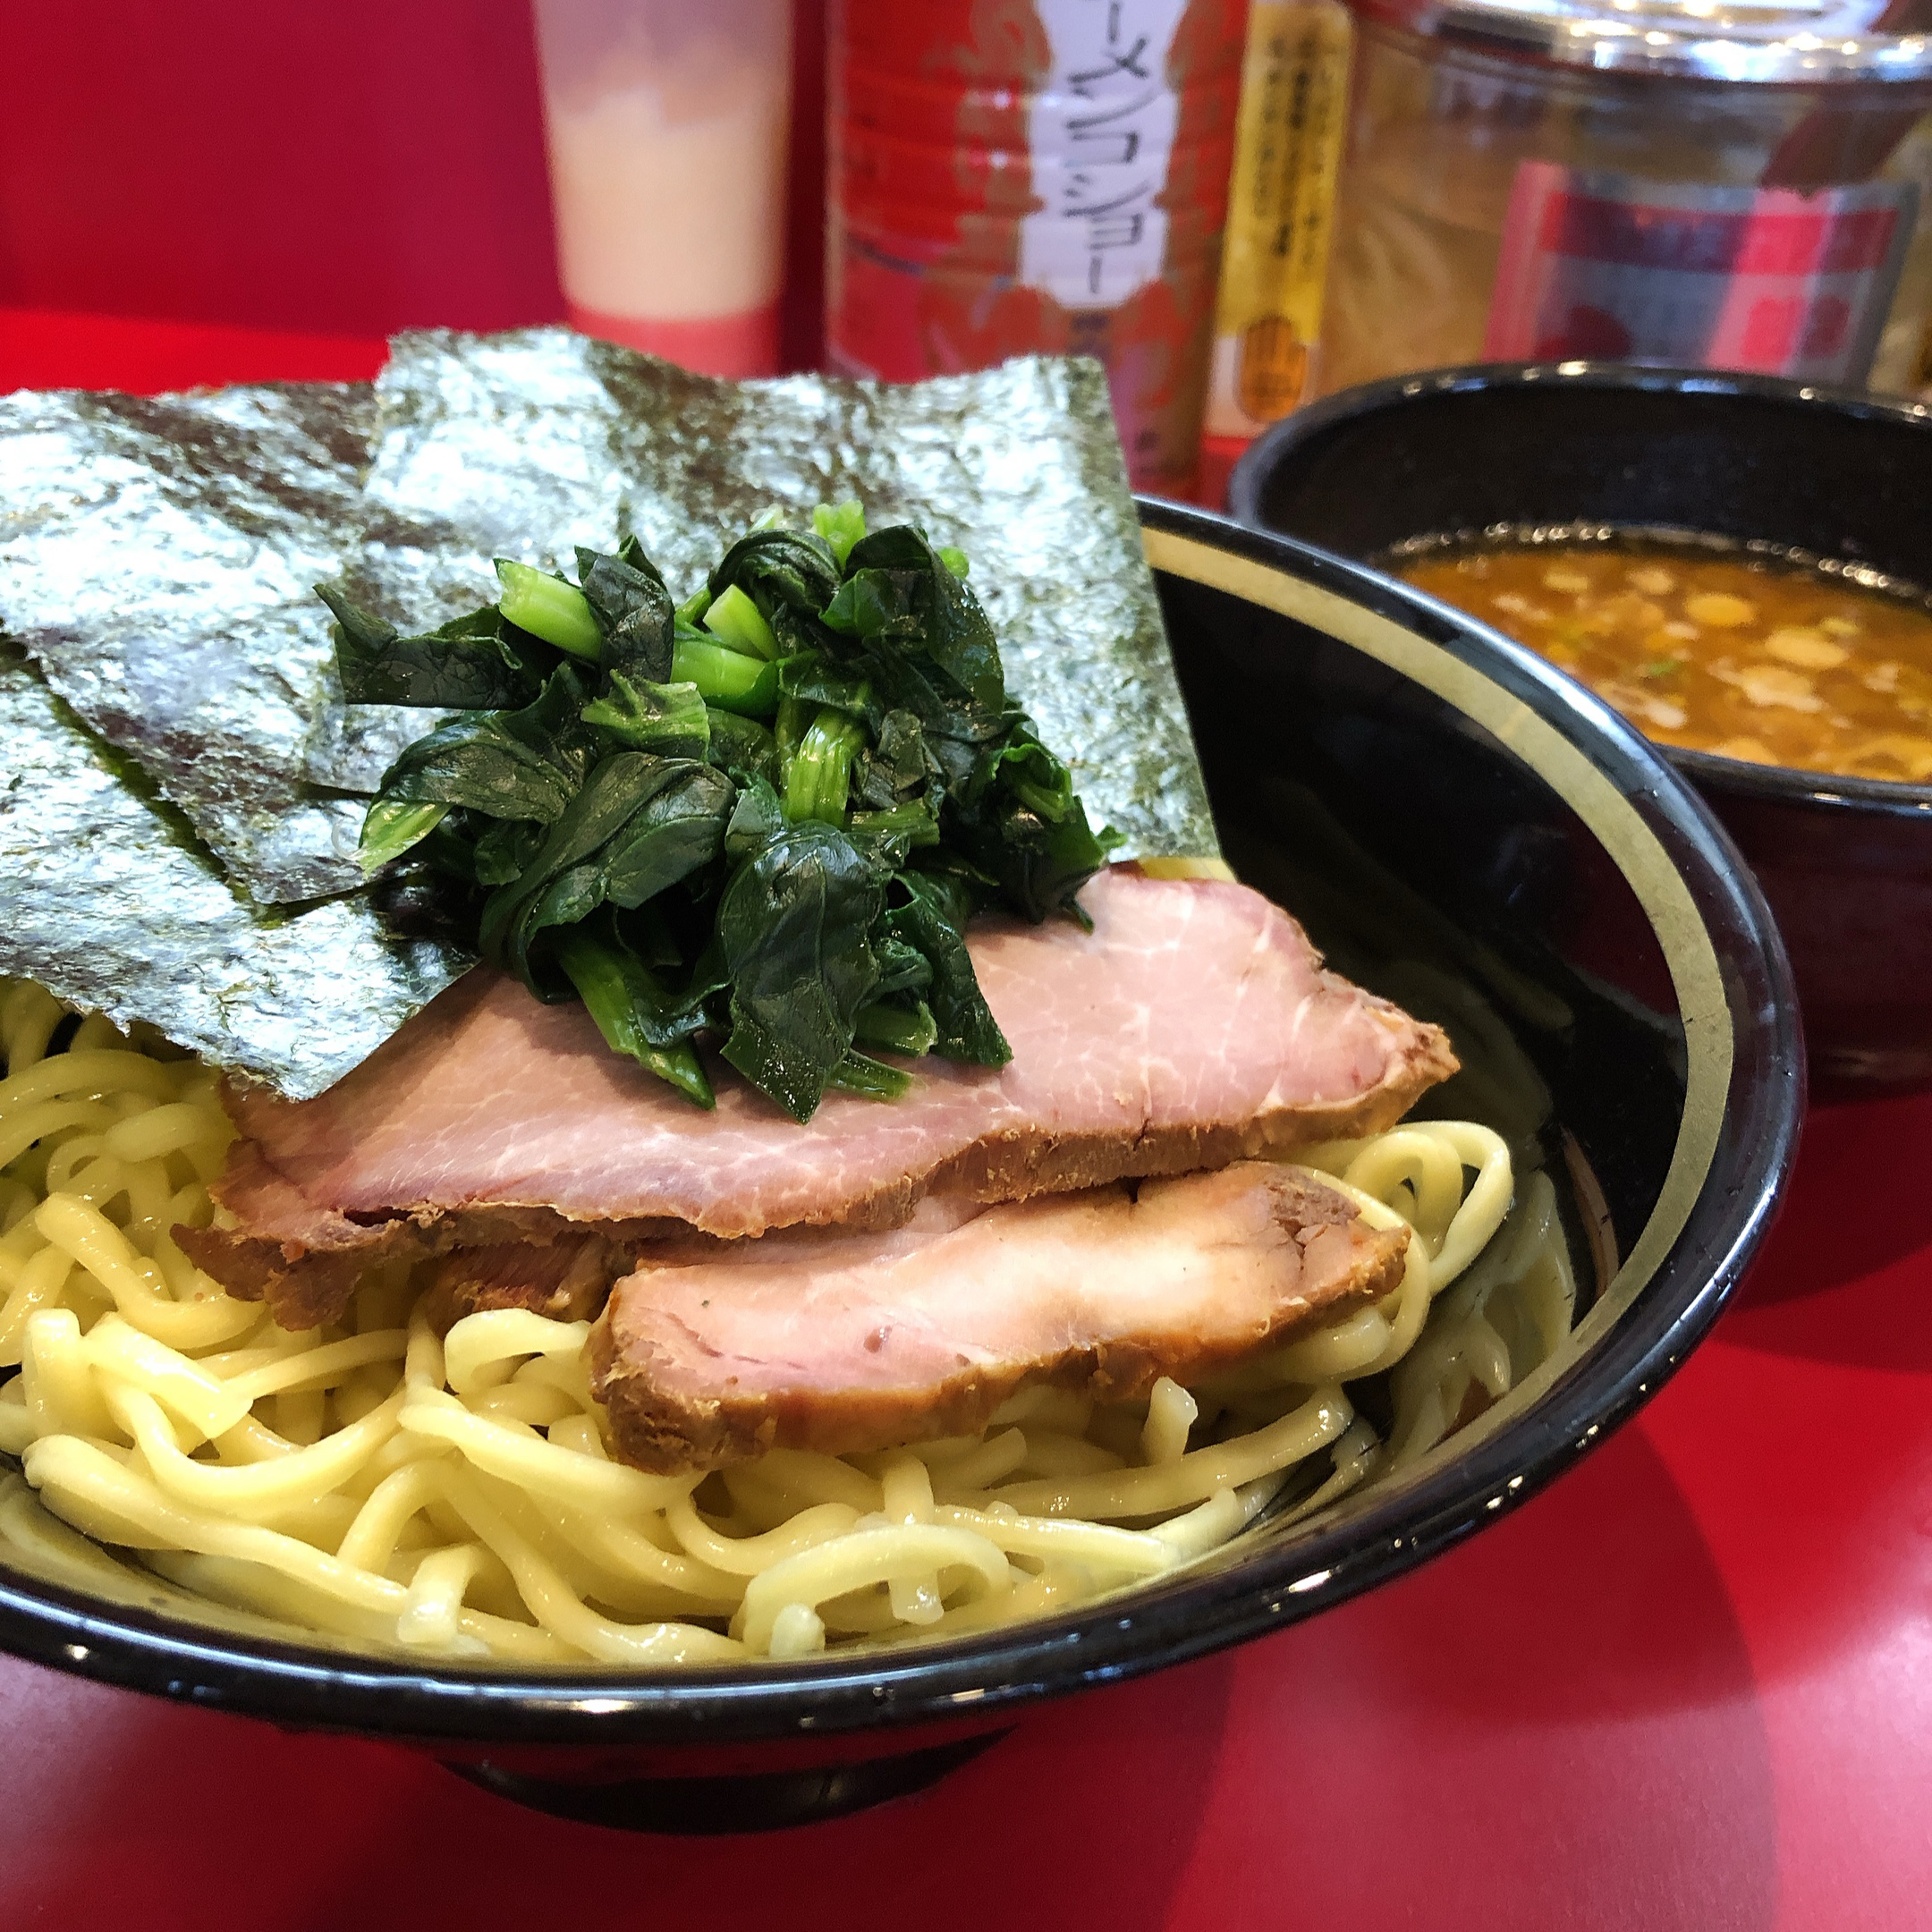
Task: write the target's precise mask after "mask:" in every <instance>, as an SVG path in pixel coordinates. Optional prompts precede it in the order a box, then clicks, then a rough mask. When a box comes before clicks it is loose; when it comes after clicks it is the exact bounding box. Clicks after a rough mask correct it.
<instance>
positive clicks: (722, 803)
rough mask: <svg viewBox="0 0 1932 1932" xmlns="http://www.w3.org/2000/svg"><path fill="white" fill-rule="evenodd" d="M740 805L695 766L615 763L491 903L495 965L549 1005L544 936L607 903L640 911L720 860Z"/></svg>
mask: <svg viewBox="0 0 1932 1932" xmlns="http://www.w3.org/2000/svg"><path fill="white" fill-rule="evenodd" d="M735 795H736V793H735V788H734V787H733V784H732V782H731V780H730V779H729V778H728V777H726V776H725V775H724V773H723V772H721V771H718V770H717V769H716V767H712V766H709V765H700V764H698V763H696V762H695V761H693V760H691V759H689V758H654V757H652V756H651V755H650V754H649V753H648V752H644V751H620V752H617V753H616V754H615V755H614V756H613V757H610V758H605V759H604V760H602V762H600V763H599V764H597V765H596V766H594V767H592V768H591V770H590V772H589V775H588V776H587V777H586V779H585V780H584V784H583V789H582V790H581V791H580V792H579V793H578V794H577V796H576V797H575V798H573V799H572V801H571V802H570V804H569V806H568V807H567V808H566V809H565V810H564V811H563V814H562V816H561V817H560V818H558V819H557V820H556V822H555V825H553V826H551V827H550V830H549V832H548V833H547V835H546V836H545V838H544V842H543V844H542V845H541V847H540V848H539V849H538V852H537V853H536V855H535V857H534V858H532V859H531V860H530V862H529V863H528V865H527V866H526V867H525V868H524V869H523V870H522V872H521V874H519V875H518V877H516V878H515V879H513V880H512V881H510V882H508V883H506V884H504V885H499V886H498V887H497V888H496V891H495V892H493V893H492V894H490V896H489V898H488V900H487V902H485V904H484V907H483V917H482V932H481V944H482V948H483V952H484V954H485V956H486V957H487V958H488V959H490V960H491V961H493V962H496V964H497V965H500V966H502V967H504V969H505V970H508V971H511V972H513V973H515V974H516V976H517V977H518V978H519V979H521V980H522V981H523V983H524V984H525V985H526V986H528V987H530V990H531V991H532V992H535V993H538V994H539V995H540V996H547V994H548V993H549V991H550V990H551V988H550V987H549V986H548V984H547V982H546V981H545V980H544V979H543V978H542V976H541V975H540V973H539V972H538V967H537V963H536V962H534V960H533V954H532V946H533V945H534V943H535V941H536V939H537V936H538V934H539V933H541V932H543V931H545V930H546V929H547V928H550V927H554V926H572V925H575V924H576V923H577V922H578V921H579V920H580V919H587V918H588V917H589V915H590V914H591V913H592V912H594V911H597V908H598V907H599V906H600V905H602V904H604V903H605V902H606V900H608V901H610V902H612V903H614V904H616V905H622V906H635V905H640V904H642V903H643V902H644V901H645V900H646V899H648V898H649V897H651V896H652V894H656V893H658V892H662V891H664V890H665V888H666V887H667V886H670V885H675V884H677V883H678V882H679V881H680V880H681V879H682V878H684V877H686V876H687V875H688V874H690V873H691V872H693V871H696V870H697V869H699V867H701V866H704V865H706V864H708V862H709V861H710V860H713V859H716V857H717V856H718V855H719V853H720V852H722V851H723V850H724V827H725V825H726V823H727V822H728V821H729V819H730V817H731V810H732V805H733V800H734V798H735Z"/></svg>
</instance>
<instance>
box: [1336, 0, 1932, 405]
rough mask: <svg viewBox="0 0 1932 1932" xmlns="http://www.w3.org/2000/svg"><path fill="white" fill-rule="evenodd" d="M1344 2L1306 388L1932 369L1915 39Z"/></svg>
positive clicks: (1796, 12) (1783, 17)
mask: <svg viewBox="0 0 1932 1932" xmlns="http://www.w3.org/2000/svg"><path fill="white" fill-rule="evenodd" d="M1359 25H1360V33H1359V37H1358V43H1357V49H1356V77H1355V83H1354V96H1353V102H1352V112H1351V119H1350V131H1349V141H1348V149H1347V153H1346V156H1345V157H1344V160H1343V170H1342V180H1341V189H1340V194H1339V199H1338V201H1337V204H1336V209H1335V246H1334V254H1333V257H1332V262H1331V267H1330V272H1329V283H1328V288H1327V292H1326V308H1325V312H1324V319H1323V329H1322V338H1321V347H1320V354H1319V358H1318V372H1319V373H1318V380H1319V387H1320V390H1321V391H1322V392H1323V393H1327V392H1332V391H1334V390H1336V389H1341V388H1345V387H1348V386H1351V385H1352V384H1355V383H1360V382H1366V381H1370V380H1373V379H1375V378H1377V377H1386V376H1393V375H1399V374H1402V373H1405V372H1407V371H1410V370H1412V369H1429V368H1439V367H1442V366H1444V365H1447V364H1453V363H1458V362H1472V361H1482V360H1517V359H1522V358H1538V359H1555V360H1561V359H1563V358H1565V357H1580V356H1599V357H1604V358H1606V359H1612V360H1632V361H1651V362H1660V363H1677V364H1688V365H1691V366H1716V367H1724V368H1744V369H1762V370H1765V371H1767V372H1772V373H1782V374H1787V375H1792V376H1798V377H1803V378H1805V379H1809V380H1816V381H1820V382H1838V383H1849V384H1852V385H1858V384H1868V385H1869V386H1871V387H1873V388H1875V389H1879V390H1885V391H1892V392H1904V393H1912V392H1917V391H1919V390H1921V389H1924V388H1925V387H1927V386H1928V385H1932V334H1928V318H1932V118H1928V109H1932V43H1928V40H1927V39H1926V38H1924V37H1922V36H1911V35H1897V34H1889V33H1885V32H1880V31H1872V30H1868V29H1867V27H1866V25H1865V24H1864V22H1863V21H1862V20H1860V19H1848V18H1845V17H1843V16H1841V17H1839V18H1838V19H1836V20H1835V21H1834V19H1832V18H1831V17H1829V16H1827V15H1826V13H1825V11H1824V9H1823V8H1809V9H1806V8H1799V7H1781V6H1775V5H1773V6H1763V5H1760V6H1746V7H1731V8H1725V7H1720V6H1705V7H1704V8H1703V9H1702V10H1701V12H1699V11H1695V10H1694V9H1692V8H1678V7H1662V6H1645V5H1640V4H1619V5H1617V6H1616V7H1615V8H1614V11H1613V12H1611V13H1609V14H1608V15H1607V17H1606V15H1605V14H1600V13H1593V12H1592V13H1586V12H1584V11H1583V10H1581V9H1580V8H1573V7H1571V6H1568V5H1566V4H1563V0H1552V4H1546V5H1545V4H1535V0H1524V4H1504V0H1499V4H1480V0H1478V4H1470V0H1453V4H1427V5H1422V4H1417V5H1411V4H1404V0H1389V4H1382V0H1375V4H1370V5H1365V6H1363V7H1361V8H1360V21H1359Z"/></svg>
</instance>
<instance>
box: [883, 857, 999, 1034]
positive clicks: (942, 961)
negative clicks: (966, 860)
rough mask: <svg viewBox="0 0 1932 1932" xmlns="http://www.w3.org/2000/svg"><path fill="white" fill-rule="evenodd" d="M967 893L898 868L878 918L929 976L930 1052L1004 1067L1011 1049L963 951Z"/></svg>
mask: <svg viewBox="0 0 1932 1932" xmlns="http://www.w3.org/2000/svg"><path fill="white" fill-rule="evenodd" d="M972 911H973V901H972V894H971V893H970V889H969V888H968V887H967V886H966V885H965V884H964V883H963V882H962V880H960V879H958V878H956V877H946V876H945V875H935V874H928V873H922V872H902V873H900V874H899V876H898V877H896V878H895V879H894V881H893V883H892V888H891V891H890V892H889V894H887V902H886V911H885V922H884V928H885V934H886V935H887V936H888V937H889V938H891V939H894V940H896V941H898V942H899V943H900V944H901V945H904V946H908V947H910V948H911V950H913V951H914V952H916V953H919V955H920V957H922V958H923V959H924V960H925V961H926V962H927V965H928V970H929V972H930V978H929V979H928V983H927V992H926V1004H927V1005H928V1009H929V1010H930V1012H931V1014H932V1019H933V1023H934V1042H933V1051H934V1052H936V1053H939V1054H942V1055H945V1057H946V1058H947V1059H948V1060H965V1061H970V1063H973V1064H974V1065H977V1066H1004V1065H1005V1064H1006V1063H1007V1062H1008V1061H1009V1060H1011V1059H1012V1058H1013V1048H1012V1047H1009V1046H1008V1045H1007V1044H1006V1036H1005V1035H1004V1033H1002V1032H1001V1031H1000V1029H999V1022H998V1021H996V1020H995V1019H994V1017H993V1012H992V1009H991V1008H990V1007H989V1006H988V1005H987V1003H986V996H985V995H984V994H983V993H982V992H981V991H980V990H979V975H978V974H977V973H975V972H974V971H973V963H972V955H971V953H969V952H968V951H967V950H966V936H965V935H966V922H967V920H968V919H970V918H971V916H972Z"/></svg>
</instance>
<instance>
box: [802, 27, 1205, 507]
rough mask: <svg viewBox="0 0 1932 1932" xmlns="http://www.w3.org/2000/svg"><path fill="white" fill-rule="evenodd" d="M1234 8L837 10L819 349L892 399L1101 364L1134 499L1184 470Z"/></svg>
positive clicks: (1199, 365)
mask: <svg viewBox="0 0 1932 1932" xmlns="http://www.w3.org/2000/svg"><path fill="white" fill-rule="evenodd" d="M1242 13H1243V4H1242V0H894V4H893V5H891V6H885V5H880V4H876V0H873V4H869V0H833V4H832V5H831V8H830V12H829V15H828V41H827V59H826V92H827V144H826V145H827V157H826V198H827V208H826V352H827V357H828V360H830V362H831V364H832V366H833V367H834V368H835V369H839V370H841V371H842V372H843V373H845V374H848V375H860V376H877V377H885V378H887V379H889V380H893V381H910V380H911V379H914V378H916V377H922V376H930V375H936V374H940V373H943V372H945V371H949V370H957V369H982V368H985V367H987V365H988V364H990V363H994V362H998V361H1000V360H1004V358H1005V357H1007V356H1011V355H1017V354H1022V353H1025V352H1029V351H1036V350H1038V351H1049V352H1066V353H1072V354H1089V355H1093V356H1097V357H1098V359H1099V360H1101V361H1102V362H1103V363H1104V364H1105V365H1106V370H1107V377H1108V382H1109V386H1110V389H1111V393H1112V396H1113V402H1114V414H1115V416H1116V418H1117V419H1118V420H1119V423H1120V428H1121V440H1122V443H1123V445H1124V447H1125V449H1126V453H1127V461H1128V467H1129V470H1130V471H1131V475H1132V477H1133V479H1134V482H1135V483H1136V485H1137V486H1138V487H1142V488H1148V489H1155V490H1162V489H1165V490H1169V491H1181V490H1184V489H1185V488H1186V487H1187V486H1188V483H1189V481H1190V479H1191V476H1192V474H1193V470H1194V464H1195V459H1196V453H1197V450H1198V446H1199V436H1200V415H1201V405H1202V399H1203V396H1204V394H1205V390H1206V382H1207V367H1208V347H1209V341H1210V335H1211V330H1212V326H1213V320H1214V304H1215V282H1216V274H1217V271H1218V268H1219V263H1220V246H1221V229H1222V222H1223V218H1224V214H1225V211H1226V204H1227V182H1228V173H1229V168H1230V165H1231V164H1232V161H1233V130H1234V111H1235V105H1236V102H1237V99H1238V97H1239V94H1240V88H1241V17H1242Z"/></svg>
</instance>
